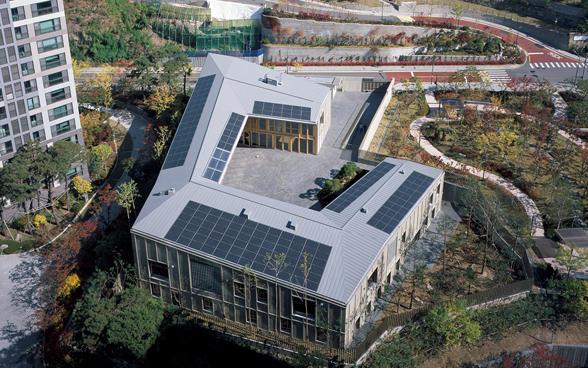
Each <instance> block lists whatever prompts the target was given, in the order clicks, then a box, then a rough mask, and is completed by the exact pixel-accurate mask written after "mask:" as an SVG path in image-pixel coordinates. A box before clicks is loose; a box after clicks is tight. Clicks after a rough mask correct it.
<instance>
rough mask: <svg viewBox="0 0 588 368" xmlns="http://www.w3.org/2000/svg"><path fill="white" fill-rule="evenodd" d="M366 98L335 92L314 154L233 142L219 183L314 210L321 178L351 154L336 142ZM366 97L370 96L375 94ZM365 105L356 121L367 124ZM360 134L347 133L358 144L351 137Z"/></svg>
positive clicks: (357, 131)
mask: <svg viewBox="0 0 588 368" xmlns="http://www.w3.org/2000/svg"><path fill="white" fill-rule="evenodd" d="M369 97H370V94H369V93H364V92H339V93H337V95H336V96H335V99H334V100H333V101H332V113H331V114H332V115H331V126H330V128H329V130H328V132H327V136H326V137H325V140H324V142H323V144H322V146H321V149H320V152H319V154H318V155H308V154H304V153H295V152H284V151H278V150H274V149H266V148H252V147H237V149H236V150H235V153H234V155H233V158H232V159H231V162H230V164H229V167H228V170H227V173H226V175H225V178H224V180H223V185H227V186H230V187H233V188H238V189H242V190H245V191H247V192H250V193H255V194H259V195H262V196H266V197H271V198H274V199H277V200H279V201H283V202H288V203H292V204H295V205H297V206H301V207H306V208H309V207H311V208H313V209H317V210H319V209H320V208H319V205H318V200H317V194H318V192H319V191H320V190H321V188H323V187H324V185H325V181H327V180H329V179H332V178H333V177H334V176H335V175H337V172H338V171H339V169H340V168H341V166H343V165H344V164H345V163H346V162H347V161H351V160H352V159H353V158H354V157H353V151H352V150H350V149H341V144H342V142H343V141H344V139H345V137H346V135H347V133H348V132H350V130H351V129H352V126H353V123H354V121H355V118H356V116H357V115H358V113H359V112H360V110H361V108H362V106H363V104H364V102H365V101H366V100H367V99H368V98H369ZM370 100H371V101H374V97H373V96H372V98H371V99H370ZM374 103H376V102H375V101H374V102H373V103H372V104H374ZM377 103H379V101H378V102H377ZM376 108H377V106H376ZM366 110H369V111H366V113H364V115H363V116H362V118H361V120H360V121H359V123H362V122H363V121H367V122H366V124H367V123H369V121H370V120H371V116H369V115H370V114H373V112H372V111H373V110H375V109H366ZM357 126H359V124H357ZM364 133H365V129H359V128H357V129H355V131H353V132H350V139H349V142H350V143H353V144H357V145H359V143H356V142H361V140H362V139H363V134H364ZM358 166H359V167H361V168H364V169H368V170H369V169H371V168H372V166H369V165H361V164H358Z"/></svg>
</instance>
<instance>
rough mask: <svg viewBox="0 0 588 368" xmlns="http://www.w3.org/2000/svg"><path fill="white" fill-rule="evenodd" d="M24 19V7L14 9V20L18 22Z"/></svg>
mask: <svg viewBox="0 0 588 368" xmlns="http://www.w3.org/2000/svg"><path fill="white" fill-rule="evenodd" d="M23 19H26V17H25V12H24V7H22V6H19V7H18V8H12V20H13V21H15V22H16V21H18V20H23Z"/></svg>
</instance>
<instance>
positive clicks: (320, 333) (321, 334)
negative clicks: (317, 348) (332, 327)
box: [316, 328, 329, 343]
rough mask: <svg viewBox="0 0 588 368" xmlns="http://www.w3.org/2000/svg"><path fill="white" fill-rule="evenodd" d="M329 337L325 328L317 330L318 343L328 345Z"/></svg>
mask: <svg viewBox="0 0 588 368" xmlns="http://www.w3.org/2000/svg"><path fill="white" fill-rule="evenodd" d="M328 337H329V332H328V331H327V329H325V328H317V330H316V341H318V342H322V343H326V342H327V340H328Z"/></svg>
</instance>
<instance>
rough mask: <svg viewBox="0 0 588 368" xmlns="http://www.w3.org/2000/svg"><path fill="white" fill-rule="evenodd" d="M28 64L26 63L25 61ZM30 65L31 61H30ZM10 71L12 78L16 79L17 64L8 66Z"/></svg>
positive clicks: (17, 73) (17, 76) (18, 76)
mask: <svg viewBox="0 0 588 368" xmlns="http://www.w3.org/2000/svg"><path fill="white" fill-rule="evenodd" d="M27 64H28V63H27ZM31 65H32V63H31ZM10 73H11V74H12V80H14V81H17V80H18V79H19V78H20V72H19V71H18V65H16V64H15V65H11V66H10Z"/></svg>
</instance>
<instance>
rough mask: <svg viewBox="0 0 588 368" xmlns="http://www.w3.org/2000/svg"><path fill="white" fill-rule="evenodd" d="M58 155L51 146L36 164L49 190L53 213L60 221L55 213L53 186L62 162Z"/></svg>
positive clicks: (57, 219)
mask: <svg viewBox="0 0 588 368" xmlns="http://www.w3.org/2000/svg"><path fill="white" fill-rule="evenodd" d="M56 158H57V157H56V155H55V154H54V153H53V151H52V147H50V148H49V149H48V150H47V152H45V153H44V154H42V155H41V156H39V160H38V161H37V162H36V163H35V164H34V166H35V168H34V169H35V170H36V171H37V172H39V174H40V175H41V176H42V177H43V180H44V181H45V185H46V186H47V191H48V192H49V193H48V194H49V203H51V214H52V215H53V218H54V219H55V223H56V224H58V223H59V218H58V217H57V215H56V213H55V201H54V200H53V186H54V182H55V179H56V178H57V177H58V175H59V166H60V163H59V162H58V161H57V160H56Z"/></svg>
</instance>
